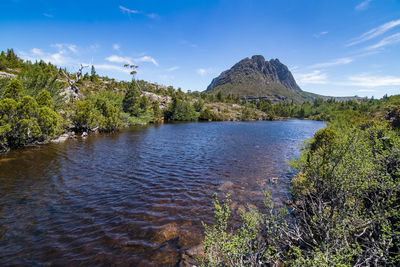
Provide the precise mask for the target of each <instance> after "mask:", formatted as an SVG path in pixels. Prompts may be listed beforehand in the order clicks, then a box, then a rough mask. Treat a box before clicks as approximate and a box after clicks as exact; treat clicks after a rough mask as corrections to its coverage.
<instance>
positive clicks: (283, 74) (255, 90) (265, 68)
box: [205, 55, 357, 104]
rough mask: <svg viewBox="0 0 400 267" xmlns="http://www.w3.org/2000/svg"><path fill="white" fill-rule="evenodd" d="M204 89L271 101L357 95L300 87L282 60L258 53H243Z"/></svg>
mask: <svg viewBox="0 0 400 267" xmlns="http://www.w3.org/2000/svg"><path fill="white" fill-rule="evenodd" d="M205 92H209V93H218V92H221V93H223V94H225V95H228V94H233V95H239V96H240V97H242V98H246V99H250V100H255V99H263V100H267V101H269V102H272V103H277V102H282V101H293V102H294V103H296V104H300V103H302V102H305V101H313V100H315V99H317V98H322V99H325V100H326V99H329V98H334V99H336V100H338V101H344V100H349V99H355V98H357V97H330V96H323V95H318V94H314V93H310V92H306V91H303V90H302V89H301V88H300V86H299V85H298V84H297V82H296V80H295V79H294V77H293V75H292V73H291V72H290V70H289V68H288V67H287V66H286V65H285V64H283V63H281V62H280V61H279V59H277V58H275V59H270V60H269V61H266V60H265V58H264V57H263V56H262V55H254V56H252V57H250V58H249V57H246V58H244V59H242V60H240V61H239V62H237V63H236V64H234V65H233V66H232V67H231V68H230V69H228V70H225V71H223V72H222V73H221V74H220V75H219V76H218V77H216V78H214V79H213V80H212V81H211V83H210V85H209V86H208V87H207V89H206V90H205Z"/></svg>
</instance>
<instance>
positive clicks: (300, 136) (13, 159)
mask: <svg viewBox="0 0 400 267" xmlns="http://www.w3.org/2000/svg"><path fill="white" fill-rule="evenodd" d="M324 126H325V123H323V122H317V121H307V120H289V121H274V122H266V121H260V122H210V123H179V124H162V125H159V126H154V125H153V126H139V127H132V128H129V129H126V130H124V131H122V132H120V133H115V134H96V135H91V136H89V137H88V138H86V139H82V138H77V139H70V140H67V141H66V142H64V143H58V144H48V145H43V146H39V147H35V148H28V149H23V150H16V151H11V152H9V153H6V154H3V155H0V265H2V266H4V265H49V264H52V265H70V264H72V265H134V266H149V265H157V264H160V265H170V266H175V264H176V263H178V262H179V261H180V259H181V257H182V254H183V253H184V252H185V251H186V250H187V249H188V248H191V247H193V246H195V245H197V244H199V243H200V242H201V240H202V233H203V227H202V224H201V222H202V221H203V222H205V223H212V222H213V217H212V215H213V212H212V199H213V194H214V193H218V194H219V195H220V196H223V195H225V194H227V193H229V194H231V198H232V201H233V202H232V205H231V208H232V210H233V213H234V214H235V213H236V214H237V213H238V212H239V211H240V210H241V209H243V207H244V206H245V205H246V204H248V203H250V204H251V205H255V206H260V205H261V204H262V196H263V195H262V190H263V189H265V188H270V189H271V190H272V195H273V198H274V201H275V202H276V203H277V204H280V205H281V204H282V203H283V201H284V200H285V199H287V198H288V197H289V196H288V194H289V182H290V179H291V178H292V176H293V172H292V171H291V170H290V169H289V167H288V166H287V164H286V162H287V160H289V159H291V158H293V157H295V156H296V155H298V153H299V151H300V145H301V144H302V142H303V141H305V140H306V139H307V138H309V137H312V135H313V133H314V132H315V131H316V130H318V129H320V128H322V127H324Z"/></svg>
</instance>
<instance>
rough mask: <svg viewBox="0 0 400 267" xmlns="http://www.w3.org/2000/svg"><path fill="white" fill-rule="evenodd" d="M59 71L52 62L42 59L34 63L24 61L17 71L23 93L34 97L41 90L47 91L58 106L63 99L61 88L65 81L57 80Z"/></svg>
mask: <svg viewBox="0 0 400 267" xmlns="http://www.w3.org/2000/svg"><path fill="white" fill-rule="evenodd" d="M59 78H60V76H59V72H58V70H57V68H56V67H55V66H54V65H52V64H50V63H49V64H47V63H45V62H43V61H39V62H36V63H34V64H30V63H25V64H24V66H23V68H22V69H21V71H20V72H19V73H18V79H19V80H20V81H21V83H22V84H23V87H24V94H27V95H30V96H32V97H36V96H37V95H38V94H39V93H40V92H41V91H42V90H46V91H48V92H49V94H50V96H51V98H53V101H54V104H55V105H56V107H60V106H61V105H62V104H63V103H64V101H65V95H64V93H63V92H62V88H63V87H64V85H65V83H64V82H61V81H59Z"/></svg>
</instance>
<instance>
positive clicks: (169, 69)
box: [166, 66, 179, 72]
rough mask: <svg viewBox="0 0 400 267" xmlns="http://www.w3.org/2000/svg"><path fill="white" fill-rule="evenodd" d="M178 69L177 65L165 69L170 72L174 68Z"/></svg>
mask: <svg viewBox="0 0 400 267" xmlns="http://www.w3.org/2000/svg"><path fill="white" fill-rule="evenodd" d="M178 69H179V66H174V67H171V68H168V69H166V71H168V72H171V71H175V70H178Z"/></svg>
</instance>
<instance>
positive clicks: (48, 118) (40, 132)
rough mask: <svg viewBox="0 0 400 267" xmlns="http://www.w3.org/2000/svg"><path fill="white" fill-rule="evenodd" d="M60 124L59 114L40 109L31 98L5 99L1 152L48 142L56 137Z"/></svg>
mask: <svg viewBox="0 0 400 267" xmlns="http://www.w3.org/2000/svg"><path fill="white" fill-rule="evenodd" d="M18 90H19V89H18ZM18 90H17V91H18ZM10 92H15V88H13V89H12V90H11V89H10V90H9V92H8V93H9V94H10V95H11V93H10ZM14 95H15V94H14ZM58 122H59V116H58V115H57V113H55V112H54V111H53V110H52V109H51V108H50V107H47V106H43V107H40V106H39V105H38V103H37V102H36V100H35V99H34V98H32V97H30V96H27V95H20V97H19V98H16V99H13V98H4V99H3V100H1V101H0V150H3V151H4V150H8V149H9V148H17V147H22V146H24V145H27V144H30V143H34V142H39V141H44V140H48V139H49V138H52V137H54V136H55V134H56V132H57V130H58Z"/></svg>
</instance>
